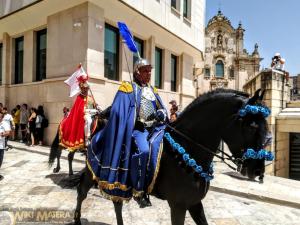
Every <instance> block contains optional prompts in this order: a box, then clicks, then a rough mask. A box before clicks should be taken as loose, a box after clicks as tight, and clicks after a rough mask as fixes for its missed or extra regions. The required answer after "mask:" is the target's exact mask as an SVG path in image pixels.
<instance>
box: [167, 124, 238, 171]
mask: <svg viewBox="0 0 300 225" xmlns="http://www.w3.org/2000/svg"><path fill="white" fill-rule="evenodd" d="M166 126H167V127H168V128H169V129H170V130H171V131H174V132H175V133H177V134H178V135H180V136H181V137H183V138H184V139H186V140H187V141H188V142H190V143H192V144H193V145H194V146H195V147H198V148H200V149H203V150H204V151H206V152H208V153H210V154H212V155H213V156H215V157H217V158H219V159H221V160H222V162H223V163H225V164H226V165H227V166H228V167H229V168H231V169H233V170H234V171H238V172H240V170H241V169H242V164H243V162H244V159H242V158H235V157H233V156H232V155H229V154H227V153H226V152H225V151H224V150H221V149H220V148H217V151H219V152H221V153H222V154H223V155H225V156H226V157H227V158H225V157H221V156H219V155H218V154H217V153H215V152H214V151H213V150H211V149H210V148H208V147H206V146H204V145H202V144H200V143H197V142H196V141H194V140H193V139H192V138H190V137H188V136H187V135H185V134H184V133H182V132H181V131H179V130H177V129H176V128H175V127H173V126H171V125H170V124H166ZM225 160H230V161H231V162H232V163H234V164H235V165H236V166H237V167H236V168H235V167H233V166H232V165H230V164H228V163H227V162H226V161H225Z"/></svg>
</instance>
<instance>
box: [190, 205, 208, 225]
mask: <svg viewBox="0 0 300 225" xmlns="http://www.w3.org/2000/svg"><path fill="white" fill-rule="evenodd" d="M189 212H190V214H191V216H192V218H193V220H194V221H195V223H196V224H197V225H208V223H207V220H206V217H205V214H204V209H203V205H202V202H200V203H198V204H196V205H194V206H192V207H190V208H189Z"/></svg>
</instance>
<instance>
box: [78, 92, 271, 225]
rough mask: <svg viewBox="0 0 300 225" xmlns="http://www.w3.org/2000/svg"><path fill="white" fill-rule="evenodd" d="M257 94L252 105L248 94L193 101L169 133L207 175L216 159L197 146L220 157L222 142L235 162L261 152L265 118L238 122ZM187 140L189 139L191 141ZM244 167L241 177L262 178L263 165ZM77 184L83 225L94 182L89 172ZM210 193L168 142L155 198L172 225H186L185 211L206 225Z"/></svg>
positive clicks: (214, 95) (254, 163) (118, 211)
mask: <svg viewBox="0 0 300 225" xmlns="http://www.w3.org/2000/svg"><path fill="white" fill-rule="evenodd" d="M258 93H259V92H257V93H256V94H255V96H253V97H252V98H251V99H249V96H248V94H246V93H243V92H239V91H234V90H223V89H222V90H216V91H212V92H209V93H207V94H204V95H202V96H200V97H198V98H197V99H195V100H194V101H193V102H192V103H191V104H190V105H189V106H188V107H187V108H186V109H185V110H184V111H183V112H182V113H181V115H180V117H179V118H178V120H177V121H176V122H174V123H172V124H171V126H172V127H173V128H174V129H172V128H170V127H169V128H167V129H166V132H169V133H170V134H171V135H172V137H173V138H174V139H175V140H176V142H177V143H179V144H180V145H181V146H183V147H184V148H185V149H186V151H187V152H188V153H189V154H190V156H191V157H192V158H194V159H195V160H196V162H197V163H198V165H201V166H202V167H203V170H204V171H208V170H209V166H210V163H211V162H212V160H213V157H214V154H212V153H209V152H207V151H204V149H201V148H199V145H197V143H198V144H201V145H202V146H205V148H206V149H210V150H211V151H212V152H213V153H216V151H217V149H218V146H219V143H220V141H221V140H223V141H224V142H225V143H226V144H227V145H228V147H229V149H230V151H231V153H232V155H233V157H234V158H236V159H238V158H242V155H243V150H244V149H247V148H252V149H255V150H257V149H260V148H262V145H263V142H264V139H265V136H266V132H267V124H266V120H265V118H264V117H263V116H262V115H254V114H247V115H246V116H244V117H240V116H239V114H238V112H239V110H240V109H241V108H243V107H244V106H245V105H246V104H255V103H256V102H257V101H258V100H261V99H262V97H263V96H262V95H261V96H259V94H258ZM175 129H176V131H175ZM182 134H184V135H182ZM184 136H188V137H189V138H188V139H189V140H188V139H187V138H186V137H184ZM191 140H192V141H191ZM241 163H242V173H243V174H244V175H247V176H248V177H249V178H251V179H253V178H255V177H256V176H260V175H261V174H263V173H264V160H258V159H257V160H254V159H247V160H245V161H242V162H241ZM195 175H196V176H195ZM78 180H79V185H78V186H77V192H78V196H77V206H76V210H75V217H74V219H75V224H76V225H79V224H81V221H80V217H81V205H82V202H83V200H84V199H85V198H86V196H87V193H88V191H89V190H90V188H91V187H92V186H93V185H94V182H95V181H93V178H92V174H91V172H90V171H89V169H88V168H87V167H86V168H85V169H84V170H83V171H82V173H81V176H80V179H78ZM208 189H209V182H207V181H206V180H205V179H204V178H202V177H200V176H198V174H195V172H194V171H193V170H191V169H190V167H187V166H185V164H184V163H183V162H182V158H181V157H178V155H176V154H174V151H172V150H171V147H170V145H169V143H168V142H167V141H166V140H164V150H163V154H162V157H161V162H160V171H159V173H158V176H157V180H156V183H155V186H154V189H153V191H152V193H151V195H154V196H156V197H157V198H160V199H163V200H167V201H168V203H169V206H170V208H171V221H172V225H183V224H184V220H185V214H186V211H187V210H188V211H189V212H190V214H191V216H192V218H193V220H194V221H195V223H196V224H202V225H205V224H207V220H206V217H205V214H204V210H203V205H202V202H201V201H202V199H203V198H204V197H205V195H206V193H207V191H208ZM122 206H123V204H122V202H114V207H115V212H116V216H117V223H118V225H122V224H123V219H122Z"/></svg>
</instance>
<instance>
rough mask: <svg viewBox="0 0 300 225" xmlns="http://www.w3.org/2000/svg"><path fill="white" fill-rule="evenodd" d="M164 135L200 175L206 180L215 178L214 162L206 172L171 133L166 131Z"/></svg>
mask: <svg viewBox="0 0 300 225" xmlns="http://www.w3.org/2000/svg"><path fill="white" fill-rule="evenodd" d="M164 137H165V138H166V140H167V141H168V142H169V143H170V145H171V147H172V149H173V150H174V151H177V152H178V153H179V154H180V155H182V159H183V161H184V162H185V163H186V165H188V166H190V167H192V168H193V169H194V171H195V172H196V173H198V174H200V176H201V177H203V178H204V179H205V181H206V182H208V181H210V180H212V179H213V178H214V176H213V173H214V169H213V163H211V164H210V166H209V170H208V172H207V173H206V172H204V171H203V168H202V166H200V165H198V164H197V162H196V160H195V159H193V158H190V155H189V154H188V153H186V151H185V149H184V148H183V147H182V146H181V145H180V144H178V143H176V142H175V141H174V139H173V138H172V137H171V135H170V133H168V132H166V133H165V135H164Z"/></svg>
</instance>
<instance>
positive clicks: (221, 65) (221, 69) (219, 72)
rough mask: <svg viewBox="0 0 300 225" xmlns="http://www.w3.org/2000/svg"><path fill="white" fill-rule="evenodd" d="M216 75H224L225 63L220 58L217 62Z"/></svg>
mask: <svg viewBox="0 0 300 225" xmlns="http://www.w3.org/2000/svg"><path fill="white" fill-rule="evenodd" d="M216 77H224V63H223V62H222V60H218V61H217V63H216Z"/></svg>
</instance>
